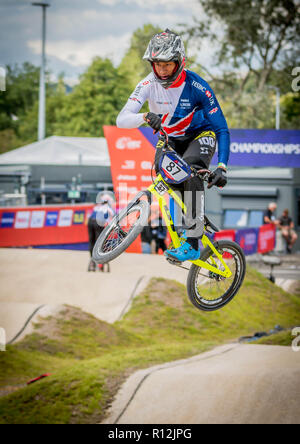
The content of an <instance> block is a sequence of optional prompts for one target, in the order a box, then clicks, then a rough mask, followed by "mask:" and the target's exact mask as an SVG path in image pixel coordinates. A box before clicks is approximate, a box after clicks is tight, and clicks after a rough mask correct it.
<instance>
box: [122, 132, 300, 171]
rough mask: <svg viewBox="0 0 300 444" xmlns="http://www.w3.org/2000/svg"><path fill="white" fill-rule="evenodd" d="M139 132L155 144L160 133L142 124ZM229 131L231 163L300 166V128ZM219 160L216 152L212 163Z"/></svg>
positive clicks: (254, 165) (281, 166)
mask: <svg viewBox="0 0 300 444" xmlns="http://www.w3.org/2000/svg"><path fill="white" fill-rule="evenodd" d="M123 131H128V130H123ZM139 131H140V132H141V133H142V134H143V136H144V137H146V138H147V140H148V141H149V143H151V144H152V145H153V146H155V145H156V142H157V136H154V135H153V131H152V130H151V128H147V127H142V128H140V130H139ZM229 132H230V142H231V143H230V157H229V165H232V166H247V167H267V166H275V167H280V168H300V131H298V130H255V129H249V130H248V129H247V130H240V129H232V130H230V131H229ZM217 162H218V156H217V153H216V154H215V156H214V157H213V160H212V162H211V163H212V165H216V164H217Z"/></svg>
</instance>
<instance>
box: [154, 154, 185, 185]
mask: <svg viewBox="0 0 300 444" xmlns="http://www.w3.org/2000/svg"><path fill="white" fill-rule="evenodd" d="M160 172H161V175H162V176H163V178H164V180H165V181H166V182H167V183H181V182H184V181H185V180H187V179H188V178H189V177H190V176H191V174H192V172H191V169H190V167H189V165H188V164H187V163H186V162H185V161H184V160H183V159H182V158H181V157H180V156H178V155H177V154H176V153H173V152H168V153H166V154H165V155H164V156H163V157H162V159H161V161H160Z"/></svg>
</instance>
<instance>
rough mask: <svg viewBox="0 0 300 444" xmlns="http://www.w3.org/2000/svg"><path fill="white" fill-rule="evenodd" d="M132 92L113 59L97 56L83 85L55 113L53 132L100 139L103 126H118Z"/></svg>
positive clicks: (82, 78)
mask: <svg viewBox="0 0 300 444" xmlns="http://www.w3.org/2000/svg"><path fill="white" fill-rule="evenodd" d="M130 92H131V88H130V86H128V83H127V80H126V78H125V76H124V75H122V74H120V73H119V72H118V70H117V69H116V68H114V66H113V64H112V62H111V61H110V60H109V59H102V58H100V57H96V58H95V59H94V60H93V62H92V64H91V65H90V66H89V68H88V69H87V71H86V72H85V73H84V74H83V75H82V76H81V78H80V83H79V84H78V85H76V86H75V88H74V89H73V91H72V92H71V93H70V94H69V95H68V96H65V98H64V100H63V103H62V105H61V107H60V108H59V109H57V110H56V113H55V123H54V124H53V127H52V131H53V133H55V134H56V135H61V136H81V137H89V136H90V137H100V136H103V129H102V126H103V125H115V124H116V118H117V115H118V113H119V112H120V110H121V108H122V107H123V106H124V104H125V103H126V101H127V99H128V96H129V94H130Z"/></svg>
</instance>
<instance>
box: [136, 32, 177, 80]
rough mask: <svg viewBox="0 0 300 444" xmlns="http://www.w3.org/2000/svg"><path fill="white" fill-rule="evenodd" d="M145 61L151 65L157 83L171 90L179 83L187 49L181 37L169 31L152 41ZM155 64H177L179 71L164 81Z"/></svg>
mask: <svg viewBox="0 0 300 444" xmlns="http://www.w3.org/2000/svg"><path fill="white" fill-rule="evenodd" d="M143 59H144V60H148V61H149V62H150V63H151V67H152V70H153V73H154V75H155V77H156V80H157V82H159V83H160V84H161V85H162V86H163V87H164V88H170V87H171V86H172V85H174V84H176V83H177V82H178V80H179V78H180V76H181V74H182V72H183V70H184V67H185V49H184V44H183V42H182V40H181V37H180V36H179V35H178V34H175V33H174V32H172V31H170V30H169V29H166V30H165V31H164V32H161V33H159V34H156V35H155V36H154V37H152V39H151V40H150V42H149V45H148V47H147V49H146V52H145V54H144V57H143ZM154 62H176V63H177V69H176V70H175V71H174V72H173V74H172V75H171V76H170V77H168V78H167V79H162V78H161V77H159V75H158V74H157V72H156V70H155V67H154Z"/></svg>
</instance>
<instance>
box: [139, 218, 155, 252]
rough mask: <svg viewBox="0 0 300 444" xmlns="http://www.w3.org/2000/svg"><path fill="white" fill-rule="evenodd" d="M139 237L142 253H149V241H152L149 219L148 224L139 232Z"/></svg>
mask: <svg viewBox="0 0 300 444" xmlns="http://www.w3.org/2000/svg"><path fill="white" fill-rule="evenodd" d="M141 239H142V252H143V253H144V254H151V242H152V239H153V237H152V228H151V221H150V219H149V224H148V225H146V226H145V227H144V228H143V231H142V232H141Z"/></svg>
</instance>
